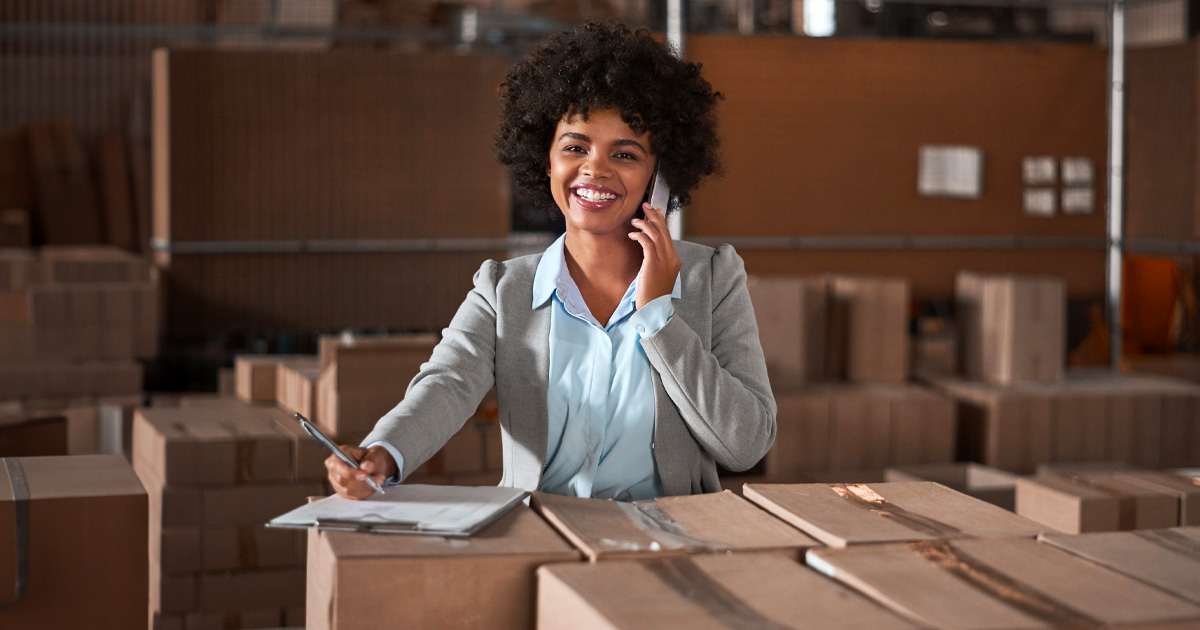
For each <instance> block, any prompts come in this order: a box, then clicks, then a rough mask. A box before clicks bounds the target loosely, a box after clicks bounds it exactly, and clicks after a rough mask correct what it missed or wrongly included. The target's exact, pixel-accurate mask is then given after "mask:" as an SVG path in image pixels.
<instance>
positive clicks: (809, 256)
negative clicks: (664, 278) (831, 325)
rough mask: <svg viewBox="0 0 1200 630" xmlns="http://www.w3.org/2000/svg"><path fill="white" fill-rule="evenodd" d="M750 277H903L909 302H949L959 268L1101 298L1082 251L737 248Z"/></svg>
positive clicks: (1093, 264)
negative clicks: (1048, 278) (1059, 283)
mask: <svg viewBox="0 0 1200 630" xmlns="http://www.w3.org/2000/svg"><path fill="white" fill-rule="evenodd" d="M738 253H739V254H741V256H742V258H743V259H744V260H745V261H746V272H747V273H749V274H752V275H764V276H766V275H804V274H815V273H845V274H868V275H871V274H874V275H887V276H899V277H903V278H908V280H909V282H911V283H912V296H913V299H915V300H928V299H950V298H952V297H953V296H954V274H955V273H957V272H958V271H959V270H964V269H965V270H971V271H979V272H984V273H1027V274H1040V275H1044V274H1052V275H1056V276H1060V277H1062V278H1063V279H1065V280H1066V283H1067V295H1068V297H1072V298H1095V297H1098V296H1101V295H1103V294H1104V252H1103V251H1099V250H1097V251H1083V250H1048V251H1036V252H1033V251H993V250H947V251H918V250H908V251H900V250H888V251H866V250H859V251H780V250H739V251H738Z"/></svg>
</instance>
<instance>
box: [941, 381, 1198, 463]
mask: <svg viewBox="0 0 1200 630" xmlns="http://www.w3.org/2000/svg"><path fill="white" fill-rule="evenodd" d="M932 383H933V385H934V386H935V387H936V388H937V389H939V390H941V391H942V392H944V393H946V394H948V395H949V396H951V397H953V398H954V399H955V400H957V401H958V417H959V425H958V428H959V455H960V456H961V457H962V458H963V459H966V460H969V461H976V462H980V463H983V464H986V465H988V466H993V467H996V468H1000V469H1003V470H1007V471H1010V472H1015V473H1019V474H1030V473H1033V472H1034V470H1035V469H1036V467H1037V465H1038V464H1041V463H1045V462H1080V461H1123V462H1126V463H1129V464H1133V465H1136V466H1141V467H1145V468H1165V467H1171V466H1185V465H1188V464H1187V463H1186V462H1189V461H1200V440H1197V439H1195V437H1194V436H1197V435H1200V387H1197V386H1195V385H1192V384H1190V383H1185V382H1182V381H1177V380H1174V379H1170V378H1164V377H1145V376H1122V375H1117V374H1113V373H1112V372H1110V371H1107V370H1072V371H1071V372H1070V373H1068V374H1067V376H1066V379H1065V380H1064V381H1063V382H1061V383H1035V382H1029V383H1017V384H1014V385H1011V386H997V385H990V384H986V383H978V382H969V381H963V380H958V379H936V380H933V381H932Z"/></svg>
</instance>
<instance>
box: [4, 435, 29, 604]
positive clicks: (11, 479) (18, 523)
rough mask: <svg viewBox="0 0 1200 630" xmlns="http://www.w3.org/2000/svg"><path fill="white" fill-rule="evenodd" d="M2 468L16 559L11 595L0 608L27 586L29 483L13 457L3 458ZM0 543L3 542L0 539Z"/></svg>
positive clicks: (11, 601) (13, 599) (18, 595)
mask: <svg viewBox="0 0 1200 630" xmlns="http://www.w3.org/2000/svg"><path fill="white" fill-rule="evenodd" d="M4 469H5V471H6V472H7V473H8V485H9V487H10V488H12V495H13V520H14V523H13V524H14V527H13V547H14V549H13V551H14V553H13V558H14V559H15V560H16V562H15V563H14V564H15V565H16V566H15V567H14V569H15V571H16V583H15V588H14V592H13V596H12V598H10V599H7V600H3V601H0V610H3V609H4V608H7V607H8V606H9V605H10V604H14V603H16V602H17V600H19V599H21V595H23V594H24V593H25V589H26V588H28V587H29V566H30V561H29V485H28V484H27V483H25V469H24V468H22V467H21V462H19V461H17V459H16V458H15V457H5V458H4ZM0 544H3V542H2V541H0Z"/></svg>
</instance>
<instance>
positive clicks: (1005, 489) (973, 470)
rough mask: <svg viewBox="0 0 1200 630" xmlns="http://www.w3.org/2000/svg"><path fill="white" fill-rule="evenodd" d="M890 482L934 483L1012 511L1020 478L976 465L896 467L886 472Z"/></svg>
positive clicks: (884, 474) (885, 476)
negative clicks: (1017, 482) (1017, 481)
mask: <svg viewBox="0 0 1200 630" xmlns="http://www.w3.org/2000/svg"><path fill="white" fill-rule="evenodd" d="M883 479H884V481H887V482H901V481H934V482H937V483H940V484H942V485H943V486H946V487H947V488H950V489H952V490H957V491H958V492H961V493H963V494H965V495H967V496H970V497H975V498H976V499H979V500H981V501H987V502H988V503H991V504H992V505H995V506H998V507H1002V508H1004V509H1006V510H1012V509H1013V501H1014V499H1013V497H1014V493H1015V492H1016V480H1017V476H1016V475H1014V474H1012V473H1009V472H1005V471H1003V470H1000V469H998V468H992V467H990V466H983V465H980V464H974V463H954V464H917V465H910V466H893V467H891V468H888V469H886V470H884V471H883Z"/></svg>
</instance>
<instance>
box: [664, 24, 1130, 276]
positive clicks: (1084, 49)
mask: <svg viewBox="0 0 1200 630" xmlns="http://www.w3.org/2000/svg"><path fill="white" fill-rule="evenodd" d="M687 54H688V57H689V58H691V59H694V60H697V61H700V62H702V63H703V64H704V71H705V73H706V75H707V76H708V78H709V80H710V81H711V82H712V84H713V85H714V86H715V87H716V88H717V89H718V90H720V91H722V92H724V93H725V95H726V97H727V100H726V101H725V102H724V103H723V104H722V106H721V123H722V129H721V133H722V138H723V140H724V155H725V160H726V164H727V167H728V171H727V173H726V174H725V176H724V177H722V178H720V179H717V180H714V181H712V182H711V183H710V184H708V185H707V186H706V187H705V188H704V189H702V190H701V192H700V193H699V194H698V195H697V196H696V202H695V204H694V205H693V207H691V208H689V211H688V214H687V217H686V230H687V232H688V234H689V235H690V236H693V237H710V238H718V237H739V236H879V235H901V236H926V235H936V236H961V235H966V236H989V235H990V236H995V235H1002V236H1054V237H1061V236H1101V235H1102V234H1103V230H1104V213H1103V190H1104V182H1103V180H1102V178H1100V177H1099V176H1098V179H1097V181H1096V182H1095V183H1094V185H1093V191H1094V194H1095V195H1096V199H1097V208H1096V211H1095V212H1094V213H1093V214H1091V215H1082V216H1081V215H1074V216H1064V215H1061V214H1059V215H1057V216H1055V217H1053V218H1034V217H1030V216H1027V215H1025V214H1024V212H1023V209H1022V199H1023V194H1024V188H1025V185H1024V184H1023V182H1022V179H1021V172H1022V171H1021V161H1022V158H1024V157H1026V156H1041V155H1049V156H1054V157H1056V158H1062V157H1070V156H1080V157H1086V158H1089V159H1090V160H1091V161H1092V163H1093V164H1094V165H1095V167H1096V172H1097V174H1098V175H1099V173H1101V172H1102V168H1103V165H1104V164H1105V159H1106V139H1105V134H1106V128H1107V127H1106V125H1107V118H1106V100H1105V95H1106V77H1107V65H1106V63H1107V61H1106V59H1107V53H1106V51H1104V50H1103V49H1100V48H1097V47H1094V46H1087V45H1063V44H1041V43H1039V44H1025V43H993V42H927V41H926V42H922V41H903V40H818V39H782V38H780V39H773V38H765V37H758V38H739V37H721V36H695V37H690V38H689V39H688V42H687ZM924 144H940V145H971V146H976V147H979V148H980V149H982V151H983V154H984V176H983V194H982V197H981V198H979V199H972V200H962V199H945V198H933V197H922V196H920V195H918V193H917V186H916V183H917V160H918V148H919V147H920V146H921V145H924ZM742 254H743V256H745V257H746V261H747V268H748V270H749V271H750V273H759V274H786V273H807V272H817V271H839V272H867V273H870V272H874V273H886V274H889V275H904V276H907V277H909V279H910V280H911V281H912V283H913V288H914V297H917V298H922V297H948V296H949V295H951V293H952V288H953V286H952V284H953V283H952V278H953V272H954V270H955V269H959V268H972V269H980V270H985V271H1037V272H1042V273H1054V274H1058V275H1062V276H1064V277H1066V278H1067V281H1068V287H1069V291H1070V293H1071V294H1072V295H1099V294H1101V293H1102V292H1103V286H1104V267H1103V255H1102V253H1101V252H1100V251H1099V250H1091V251H1071V250H1066V251H1046V252H1037V253H1036V255H1033V256H1031V255H1030V252H1028V251H1015V250H1007V251H1006V250H995V251H938V252H928V251H884V252H878V251H875V252H861V251H856V252H830V251H802V252H801V251H782V250H776V251H747V250H743V251H742Z"/></svg>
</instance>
